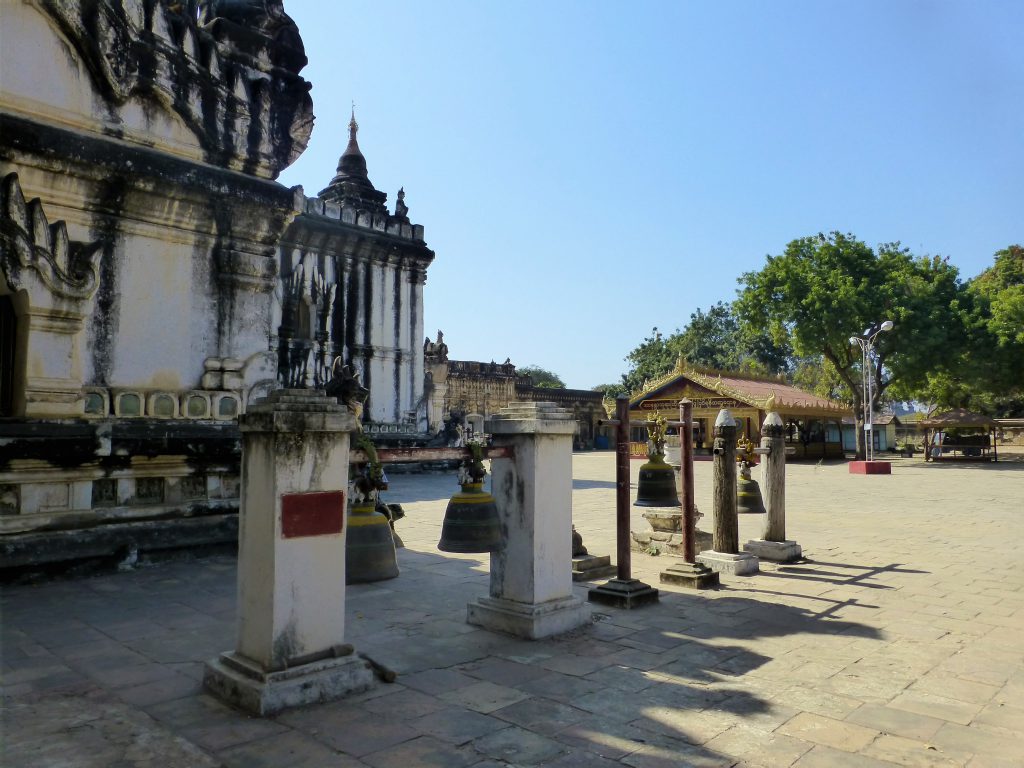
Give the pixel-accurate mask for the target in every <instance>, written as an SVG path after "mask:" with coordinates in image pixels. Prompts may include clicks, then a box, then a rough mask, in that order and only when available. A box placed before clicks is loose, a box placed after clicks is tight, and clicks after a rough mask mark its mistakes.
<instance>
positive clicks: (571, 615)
mask: <svg viewBox="0 0 1024 768" xmlns="http://www.w3.org/2000/svg"><path fill="white" fill-rule="evenodd" d="M466 621H467V622H469V623H470V624H474V625H476V626H478V627H483V628H484V629H489V630H491V631H493V632H503V633H505V634H508V635H515V636H516V637H524V638H526V639H528V640H537V639H539V638H542V637H550V636H552V635H560V634H564V633H565V632H569V631H570V630H573V629H576V628H577V627H580V626H582V625H584V624H589V623H590V608H589V607H588V606H586V605H584V603H583V601H582V600H580V599H579V598H578V597H576V596H575V595H570V596H569V597H561V598H557V599H555V600H548V601H547V602H543V603H520V602H516V601H514V600H504V599H502V598H497V597H481V598H478V599H477V601H476V602H475V603H470V604H469V605H468V607H467V611H466Z"/></svg>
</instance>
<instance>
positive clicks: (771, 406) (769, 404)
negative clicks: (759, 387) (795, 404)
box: [764, 389, 775, 413]
mask: <svg viewBox="0 0 1024 768" xmlns="http://www.w3.org/2000/svg"><path fill="white" fill-rule="evenodd" d="M764 409H765V410H766V411H767V412H768V413H771V412H772V411H774V410H775V390H774V389H773V390H771V391H770V394H769V395H768V399H767V400H765V401H764Z"/></svg>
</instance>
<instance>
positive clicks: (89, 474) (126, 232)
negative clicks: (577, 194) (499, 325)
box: [0, 0, 433, 567]
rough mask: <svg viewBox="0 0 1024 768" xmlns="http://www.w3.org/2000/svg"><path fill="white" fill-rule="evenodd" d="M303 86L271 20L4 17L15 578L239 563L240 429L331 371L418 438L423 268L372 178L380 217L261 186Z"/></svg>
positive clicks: (260, 14)
mask: <svg viewBox="0 0 1024 768" xmlns="http://www.w3.org/2000/svg"><path fill="white" fill-rule="evenodd" d="M305 63H306V59H305V55H304V52H303V50H302V42H301V39H300V38H299V35H298V31H297V29H296V28H295V25H294V24H293V23H292V22H291V20H290V19H289V18H288V17H287V15H285V14H283V13H280V12H278V9H277V8H276V7H275V6H274V5H273V4H270V7H269V9H266V8H264V7H263V6H262V5H261V4H254V5H251V6H250V4H245V3H210V2H203V1H201V0H200V1H198V2H196V1H193V0H189V1H187V2H184V3H169V2H162V1H158V0H105V1H104V2H102V3H92V2H87V0H63V1H62V2H56V0H25V1H24V2H20V3H14V2H11V3H5V4H4V8H3V24H2V25H0V302H2V304H3V305H2V306H0V311H2V312H3V313H4V314H3V318H0V319H2V320H3V322H0V337H2V338H0V360H4V361H7V360H8V359H9V360H10V361H11V362H12V365H11V366H10V367H11V368H12V369H13V372H12V375H10V376H6V375H5V376H0V383H2V386H0V550H2V551H0V558H2V560H3V562H4V565H6V566H19V567H20V566H32V565H36V564H40V563H47V562H56V561H60V560H66V559H72V558H75V557H96V556H109V555H112V554H114V555H116V556H123V555H129V554H130V553H132V552H135V551H137V550H142V549H152V548H156V549H159V548H167V547H173V546H175V545H177V544H188V545H192V544H196V543H203V542H210V541H230V540H232V538H233V536H234V526H235V525H236V521H235V517H234V512H235V511H236V510H237V506H238V498H237V497H238V472H239V438H238V431H237V425H236V418H237V416H238V415H239V414H240V413H242V412H244V411H245V410H246V408H247V407H248V405H249V404H250V403H252V402H253V401H254V400H256V399H257V398H259V397H261V396H263V395H266V394H267V393H268V392H269V391H270V390H272V389H274V388H275V387H278V386H281V385H284V384H288V385H290V386H296V385H298V386H303V385H305V386H322V385H323V384H324V383H326V378H327V376H328V375H329V370H330V365H331V362H332V360H333V358H334V357H338V356H340V357H342V358H343V359H344V360H345V361H346V362H348V363H350V364H351V365H352V367H353V368H354V369H355V370H356V371H357V372H359V373H360V374H361V375H362V376H363V378H364V381H365V383H366V384H367V386H368V388H369V390H370V396H369V400H368V403H367V410H366V415H365V418H366V420H367V421H370V422H376V423H378V426H379V424H387V425H395V424H397V423H399V422H404V423H411V424H413V429H415V428H416V426H415V423H414V422H410V421H409V414H410V413H412V412H415V411H417V410H423V409H424V408H425V406H424V403H423V402H422V401H423V376H424V374H423V360H422V352H421V351H420V349H419V342H418V340H419V338H420V337H421V336H422V333H423V319H422V316H423V310H422V307H423V297H422V285H423V282H424V280H425V274H426V268H427V265H428V264H429V263H430V261H431V260H432V258H433V253H432V252H431V251H430V250H429V249H428V248H427V247H426V245H425V243H424V242H423V228H422V227H421V226H418V225H412V224H410V223H409V220H408V218H407V216H406V215H405V214H406V212H407V210H408V209H407V208H405V207H404V203H402V202H401V200H399V202H398V203H397V204H396V211H395V213H394V214H390V213H389V212H388V211H387V210H386V209H385V208H384V206H383V202H384V200H385V199H386V195H384V194H383V193H380V192H376V191H375V190H373V188H372V185H370V184H369V181H368V179H365V161H362V163H363V165H362V169H363V179H362V180H360V179H356V182H352V181H351V180H350V179H348V177H344V178H343V177H342V176H341V175H340V176H339V177H338V179H336V181H338V183H339V184H341V186H343V187H345V188H346V189H348V186H346V185H349V186H351V184H356V186H358V185H359V184H362V185H363V186H364V187H366V189H367V190H369V191H368V193H367V194H369V195H370V197H368V198H367V199H368V200H369V201H370V202H371V203H372V205H370V206H364V205H363V204H362V203H361V198H359V197H358V195H357V196H356V197H354V198H351V199H349V198H345V201H342V200H341V199H340V198H339V199H328V200H322V199H319V198H307V197H306V196H305V195H304V194H303V193H302V190H301V188H296V189H294V190H290V189H286V188H284V187H283V186H281V185H280V184H278V183H276V182H275V181H273V179H274V178H276V176H277V175H278V173H279V172H280V171H281V170H282V169H283V168H285V167H286V166H287V165H288V164H290V163H291V162H293V161H294V160H295V159H296V158H297V157H298V155H299V154H300V153H301V152H302V150H303V149H304V148H305V146H306V142H307V140H308V138H309V133H310V131H311V129H312V121H313V115H312V102H311V100H310V98H309V89H310V84H309V83H308V82H306V81H305V80H304V79H303V78H302V77H301V76H299V74H298V73H299V71H300V70H301V69H302V67H303V66H304V65H305ZM353 125H354V120H353ZM352 142H353V145H354V129H353V139H352ZM359 159H361V155H360V156H359ZM357 182H358V183H357ZM360 188H362V187H360ZM400 209H401V210H400ZM328 294H329V300H327V296H328ZM10 319H13V322H8V320H10ZM297 378H301V381H296V379H297ZM421 428H422V427H421Z"/></svg>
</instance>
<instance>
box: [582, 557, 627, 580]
mask: <svg viewBox="0 0 1024 768" xmlns="http://www.w3.org/2000/svg"><path fill="white" fill-rule="evenodd" d="M615 573H616V567H615V566H614V565H612V558H611V556H610V555H576V556H575V557H574V558H573V559H572V580H573V581H590V580H592V579H606V578H608V577H609V576H614V575H615Z"/></svg>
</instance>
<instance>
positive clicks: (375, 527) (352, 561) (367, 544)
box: [345, 498, 398, 584]
mask: <svg viewBox="0 0 1024 768" xmlns="http://www.w3.org/2000/svg"><path fill="white" fill-rule="evenodd" d="M376 504H377V502H376V500H375V499H372V498H370V499H364V500H363V501H359V502H355V503H353V504H352V506H351V507H350V508H349V514H348V535H347V536H346V541H345V583H346V584H361V583H365V582H370V581H384V580H385V579H393V578H395V577H396V576H397V575H398V559H397V557H396V556H395V540H394V539H393V538H392V535H391V522H390V521H389V520H388V518H387V515H384V514H382V513H381V512H378V511H377V510H376V509H375V507H376Z"/></svg>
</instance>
